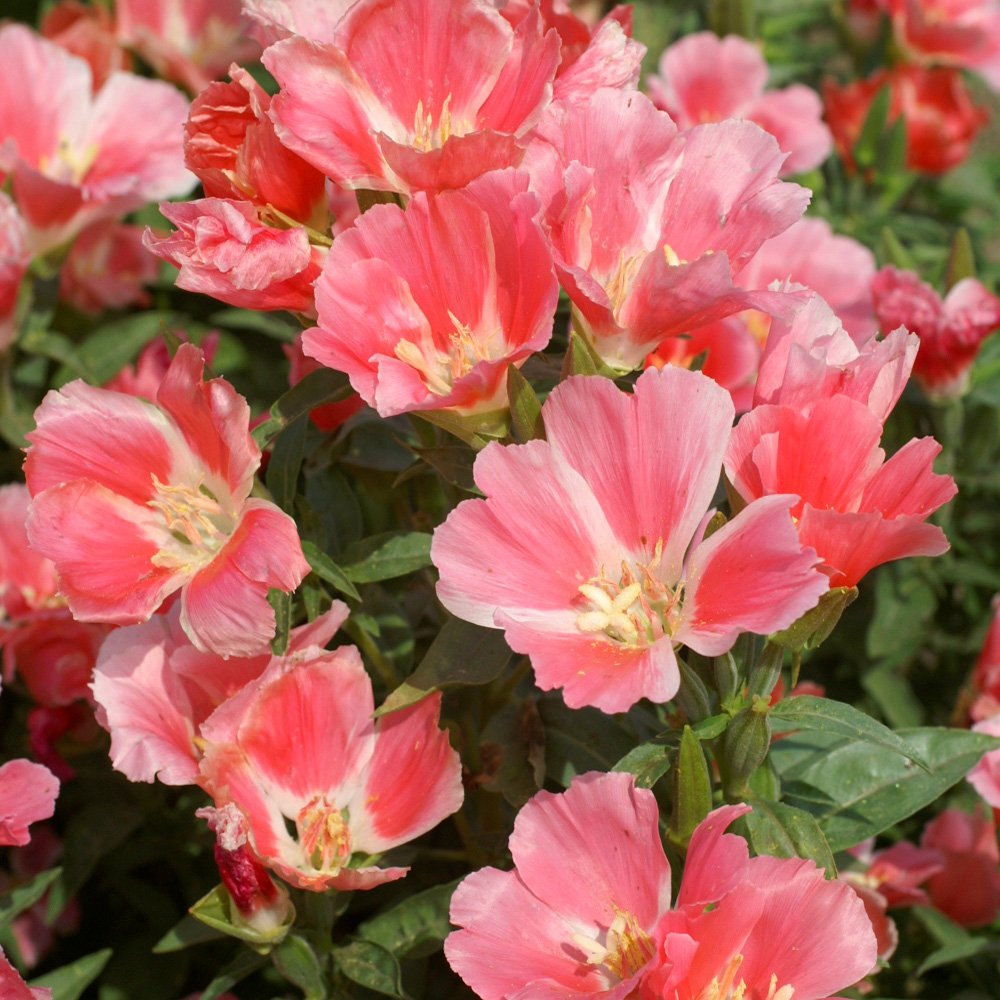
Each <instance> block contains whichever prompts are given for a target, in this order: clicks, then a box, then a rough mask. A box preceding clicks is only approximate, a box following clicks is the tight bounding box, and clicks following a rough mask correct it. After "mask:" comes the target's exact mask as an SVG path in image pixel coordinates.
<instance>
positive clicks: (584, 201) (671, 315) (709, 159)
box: [525, 89, 809, 372]
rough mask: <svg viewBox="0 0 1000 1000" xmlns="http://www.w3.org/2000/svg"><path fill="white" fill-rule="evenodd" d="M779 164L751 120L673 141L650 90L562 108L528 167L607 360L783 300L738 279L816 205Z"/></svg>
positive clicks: (563, 275) (638, 355) (565, 274)
mask: <svg viewBox="0 0 1000 1000" xmlns="http://www.w3.org/2000/svg"><path fill="white" fill-rule="evenodd" d="M781 160H782V156H781V153H780V152H779V150H778V147H777V144H776V143H775V141H774V139H773V138H771V137H770V136H768V135H767V134H766V133H764V132H763V131H761V130H760V129H759V128H758V127H757V126H756V125H753V124H751V123H750V122H724V123H722V124H718V125H701V126H698V127H696V128H692V129H689V130H687V131H685V132H678V131H677V128H676V126H675V125H674V124H673V122H672V121H671V120H670V117H669V116H668V115H667V114H665V113H664V112H661V111H657V110H656V108H654V107H653V105H652V104H651V103H650V101H649V100H648V99H647V98H645V97H643V96H642V95H641V94H636V93H625V92H623V91H620V90H608V89H604V90H599V91H597V92H596V93H595V94H594V95H593V97H591V98H590V100H589V101H588V102H587V103H586V104H585V105H579V106H563V105H560V106H557V107H555V108H554V109H553V111H552V113H551V114H550V115H549V116H548V117H547V118H546V119H545V121H544V122H543V123H542V125H540V126H539V129H538V139H537V141H536V142H535V143H534V144H533V145H532V147H531V149H530V150H529V153H528V157H527V159H526V161H525V165H526V166H527V167H528V168H529V170H530V171H531V173H532V179H533V183H534V185H535V186H536V189H537V190H538V191H539V192H540V193H541V195H542V200H543V204H544V206H545V222H546V225H547V227H548V229H549V233H550V236H551V239H552V246H553V251H554V257H555V263H556V272H557V274H558V275H559V280H560V282H561V284H562V286H563V288H564V289H565V291H566V293H567V295H568V296H569V297H570V300H571V301H572V303H573V313H574V324H575V326H576V329H577V330H578V331H579V332H580V333H581V334H582V335H583V336H584V337H585V338H586V340H587V341H588V342H589V343H590V345H591V346H592V347H593V349H594V350H595V352H596V353H597V354H598V355H599V356H600V358H601V359H602V360H603V361H604V362H605V364H607V365H608V366H610V367H611V368H612V369H614V370H615V371H620V372H626V371H630V370H632V369H633V368H636V367H638V366H639V365H641V364H642V362H643V359H644V358H645V356H646V355H647V354H648V353H649V352H650V351H652V350H655V349H656V348H657V347H658V346H659V345H660V343H661V342H662V341H663V340H664V339H665V338H666V337H669V336H673V335H676V334H680V333H685V332H687V331H690V330H692V329H695V328H697V327H699V326H704V325H706V324H707V323H710V322H714V321H715V320H718V319H721V318H722V317H724V316H728V315H731V314H733V313H736V312H739V311H740V310H742V309H747V308H755V307H756V308H762V309H767V310H769V311H774V310H776V309H781V308H782V307H783V305H784V302H785V298H786V297H785V296H783V295H781V293H778V292H768V291H747V290H745V289H742V288H738V287H736V286H735V284H734V278H735V276H736V275H738V273H739V271H740V270H741V268H742V267H743V266H744V265H745V264H746V263H747V262H748V261H749V259H750V258H751V257H752V256H753V255H754V254H755V253H756V252H757V250H758V249H759V248H760V247H761V245H762V244H763V243H764V241H765V240H767V239H769V238H770V237H772V236H775V235H777V234H778V233H780V232H782V231H783V230H784V229H786V228H787V227H788V226H789V225H791V224H792V223H793V222H794V221H795V220H796V219H797V218H798V217H799V216H800V215H801V214H802V211H803V209H804V208H805V204H806V202H807V200H808V198H809V194H808V192H807V191H805V190H804V189H803V188H799V187H797V186H796V185H794V184H783V183H781V182H780V181H779V180H778V168H779V166H780V163H781Z"/></svg>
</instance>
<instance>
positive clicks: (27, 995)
mask: <svg viewBox="0 0 1000 1000" xmlns="http://www.w3.org/2000/svg"><path fill="white" fill-rule="evenodd" d="M0 991H2V994H3V997H4V1000H52V990H49V989H43V988H41V987H38V988H36V989H29V988H28V984H27V983H26V982H25V981H24V980H23V979H22V978H21V976H20V975H19V974H18V971H17V969H15V968H14V966H13V965H11V964H10V962H8V961H7V956H6V955H5V954H4V953H3V950H2V949H0Z"/></svg>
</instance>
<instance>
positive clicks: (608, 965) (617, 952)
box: [572, 907, 784, 1000]
mask: <svg viewBox="0 0 1000 1000" xmlns="http://www.w3.org/2000/svg"><path fill="white" fill-rule="evenodd" d="M615 914H616V915H615V919H614V921H613V922H612V924H611V926H610V927H609V928H608V929H607V932H606V933H605V935H604V943H603V944H601V943H600V942H599V941H596V940H594V939H593V938H591V937H587V935H585V934H574V935H573V938H572V941H573V944H574V945H576V947H578V948H579V949H580V951H582V952H583V953H584V954H585V955H586V956H587V965H594V966H601V967H603V968H604V969H606V970H607V971H608V972H609V973H610V974H611V976H612V977H614V979H615V980H616V981H617V982H622V981H623V980H625V979H630V978H631V977H632V976H634V975H635V974H636V973H637V972H638V971H639V970H640V969H642V968H643V967H644V966H645V965H646V964H647V963H648V962H649V961H650V960H651V959H652V958H653V956H654V955H655V954H656V947H655V945H654V944H653V939H652V938H651V937H650V936H649V935H648V934H647V933H646V932H645V931H644V930H643V929H642V927H640V926H639V921H638V920H637V919H636V918H635V916H634V915H633V914H631V913H626V912H625V911H623V910H619V909H617V907H616V909H615ZM782 1000H784V998H782Z"/></svg>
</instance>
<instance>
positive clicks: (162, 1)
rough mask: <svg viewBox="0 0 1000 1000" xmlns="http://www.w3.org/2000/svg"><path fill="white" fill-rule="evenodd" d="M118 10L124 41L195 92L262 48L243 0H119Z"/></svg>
mask: <svg viewBox="0 0 1000 1000" xmlns="http://www.w3.org/2000/svg"><path fill="white" fill-rule="evenodd" d="M115 13H116V21H117V30H118V37H119V39H120V40H121V42H122V44H124V45H126V46H128V47H130V48H132V49H134V50H135V51H136V52H137V53H138V54H139V55H140V56H142V58H143V59H144V60H145V61H146V62H147V63H149V65H150V66H152V67H153V69H154V70H155V71H156V72H157V73H158V74H159V75H160V76H163V77H166V79H168V80H173V81H174V82H176V83H179V84H181V85H182V86H184V87H186V88H187V89H188V90H189V91H191V92H192V93H198V91H200V90H204V88H205V87H207V86H208V84H209V83H210V82H211V81H212V80H217V79H218V78H219V77H220V76H222V75H223V74H224V73H225V72H226V70H227V69H228V68H229V64H230V63H232V62H250V61H252V60H254V59H256V58H257V56H258V54H259V53H260V48H259V47H258V46H257V44H256V43H255V42H253V41H252V40H251V39H249V38H247V37H246V31H247V22H246V21H245V20H244V19H243V18H242V17H241V16H240V2H239V0H117V2H116V3H115Z"/></svg>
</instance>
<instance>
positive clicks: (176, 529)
mask: <svg viewBox="0 0 1000 1000" xmlns="http://www.w3.org/2000/svg"><path fill="white" fill-rule="evenodd" d="M153 486H154V488H155V493H154V496H153V498H152V499H151V500H147V501H146V506H147V507H152V508H153V510H155V511H157V512H158V513H159V514H160V515H161V517H162V519H163V527H164V529H165V530H164V536H165V537H164V540H163V544H162V545H161V546H160V550H159V552H157V553H156V555H155V556H153V558H152V563H153V565H154V566H161V567H165V568H167V569H176V570H184V571H196V570H198V569H200V568H201V567H202V566H204V565H206V564H207V563H209V562H211V561H212V560H213V559H214V558H215V556H216V554H217V553H218V551H219V550H220V549H221V548H222V547H223V546H224V545H225V544H226V542H227V541H229V538H230V537H231V535H232V533H233V531H234V529H235V527H236V522H235V519H234V518H233V517H232V516H231V515H230V514H229V513H227V512H226V511H225V510H224V509H223V506H222V504H221V503H220V502H219V500H218V499H217V498H216V496H215V494H214V493H212V491H211V490H209V489H208V487H207V486H205V485H204V484H202V483H200V482H199V483H197V484H196V485H194V486H192V485H189V484H187V483H178V484H171V483H161V482H160V480H159V479H157V478H156V476H155V475H154V476H153Z"/></svg>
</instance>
